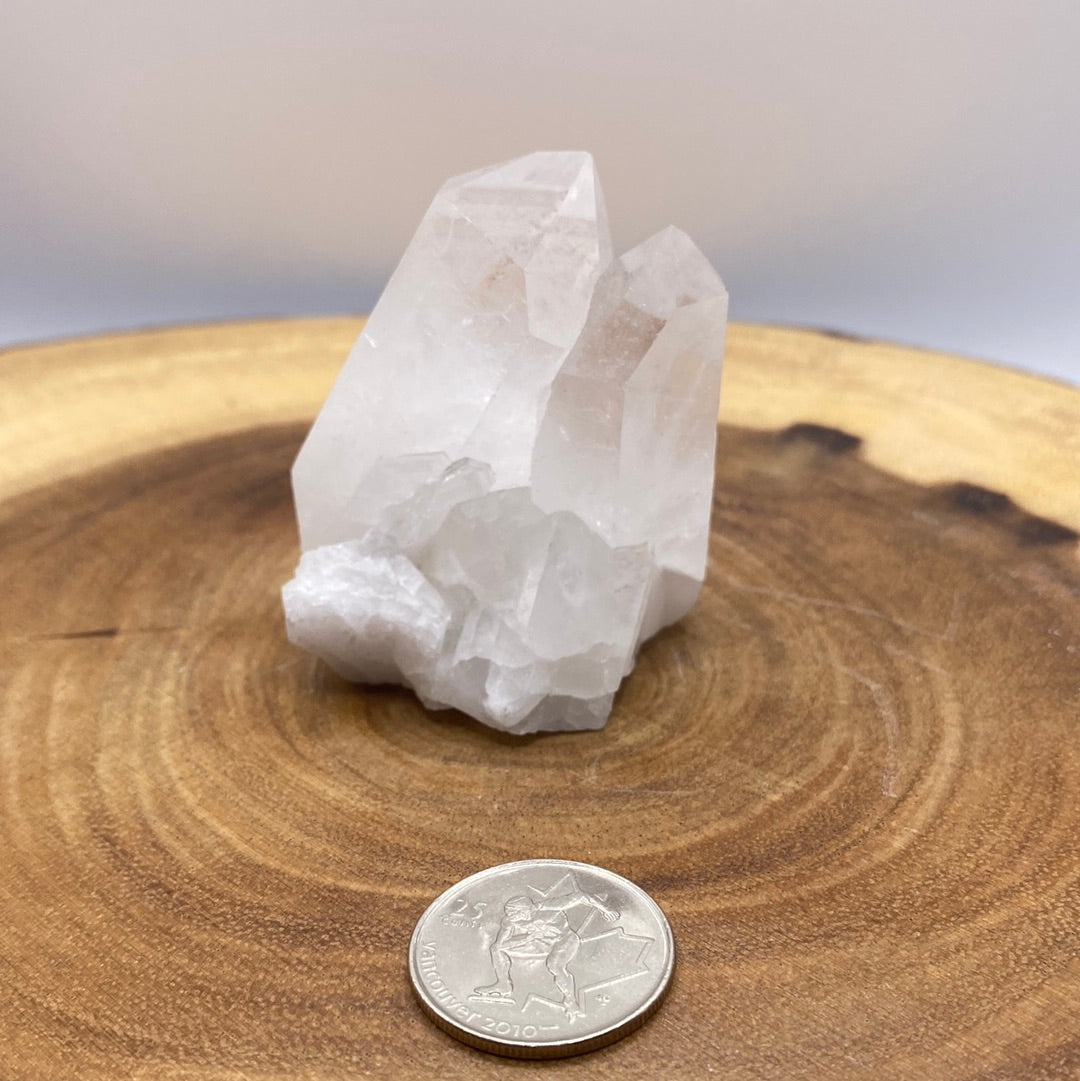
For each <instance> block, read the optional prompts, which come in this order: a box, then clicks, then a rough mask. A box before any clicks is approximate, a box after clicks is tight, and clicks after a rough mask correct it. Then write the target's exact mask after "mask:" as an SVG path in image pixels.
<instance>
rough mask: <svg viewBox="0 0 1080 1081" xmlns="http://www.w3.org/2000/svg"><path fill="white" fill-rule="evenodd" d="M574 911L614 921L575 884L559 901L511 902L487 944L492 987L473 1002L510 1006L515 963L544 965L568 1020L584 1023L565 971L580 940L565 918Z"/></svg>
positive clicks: (480, 990) (477, 992)
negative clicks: (579, 909)
mask: <svg viewBox="0 0 1080 1081" xmlns="http://www.w3.org/2000/svg"><path fill="white" fill-rule="evenodd" d="M536 892H539V891H536ZM578 906H584V907H588V908H590V909H593V910H595V911H596V912H598V913H599V914H600V915H601V917H603V919H604V920H605V922H607V923H615V922H616V921H617V920H618V918H619V913H618V912H616V911H615V909H613V908H609V907H608V906H607V905H606V904H604V902H603V900H602V899H600V898H598V897H594V896H593V895H592V894H589V893H586V892H585V891H584V890H581V889H579V888H577V885H576V883H574V888H573V889H571V890H570V891H569V892H568V893H564V894H561V895H560V896H558V897H545V896H541V897H540V898H539V899H538V900H534V899H533V898H532V897H528V896H526V895H524V894H518V895H516V896H514V897H511V898H510V899H509V900H508V901H507V902H506V904H505V905H504V907H503V917H502V922H501V923H500V924H499V931H498V934H497V935H496V937H495V941H494V942H493V943H492V944H491V950H490V954H491V965H492V968H493V969H494V972H495V981H494V983H491V984H487V985H485V986H483V987H477V988H476V989H475V991H474V995H475V997H476V998H478V999H481V1000H484V1001H499V1002H505V1001H513V994H514V979H513V975H514V974H513V969H514V962H515V961H519V962H528V961H540V960H543V962H544V965H545V967H546V968H547V970H548V972H549V973H551V976H552V979H553V980H554V981H555V986H556V988H557V989H558V991H559V994H560V995H561V996H562V1003H561V1005H562V1009H563V1012H564V1013H565V1014H566V1017H567V1020H569V1021H574V1020H577V1019H578V1018H579V1017H584V1016H585V1011H584V1010H583V1009H582V1008H581V1005H580V1003H579V1002H578V995H577V986H576V984H575V980H574V975H573V973H572V972H571V971H570V970H569V968H568V966H569V964H570V963H571V962H572V961H573V959H574V957H575V956H576V955H577V953H578V950H579V949H580V948H581V938H580V935H579V933H578V932H579V930H580V928H578V929H575V928H574V927H573V926H572V925H571V923H570V920H569V919H568V917H567V912H568V911H569V910H571V909H573V908H577V907H578Z"/></svg>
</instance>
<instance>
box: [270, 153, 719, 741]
mask: <svg viewBox="0 0 1080 1081" xmlns="http://www.w3.org/2000/svg"><path fill="white" fill-rule="evenodd" d="M726 315H727V296H726V293H725V291H724V287H723V285H722V283H721V281H720V279H719V278H718V277H717V275H716V272H715V271H714V270H713V269H712V267H711V266H710V265H709V263H708V261H707V260H706V259H705V257H704V256H703V255H702V254H701V253H700V252H699V251H698V249H697V248H696V247H695V246H694V244H693V243H692V242H691V241H690V239H689V238H688V237H686V236H685V234H683V233H681V232H680V231H679V230H677V229H666V230H664V231H663V232H661V233H658V234H657V235H656V236H654V237H652V238H651V239H650V240H647V241H645V242H644V243H643V244H641V245H639V246H638V247H636V248H634V249H633V250H632V251H630V252H627V254H626V255H624V256H623V257H622V258H621V259H618V260H615V259H613V257H612V253H611V240H610V236H609V232H608V227H607V220H606V216H605V212H604V206H603V198H602V196H601V193H600V187H599V184H598V182H597V179H596V174H595V170H594V167H593V162H592V159H591V157H590V156H589V155H588V154H584V153H538V154H530V155H528V156H527V157H524V158H520V159H517V160H516V161H512V162H508V163H506V164H504V165H499V166H495V167H492V168H489V169H482V170H479V171H478V172H475V173H470V174H468V175H466V176H463V177H458V178H456V179H453V180H450V181H448V182H447V183H446V184H445V185H443V187H442V189H441V190H440V192H439V193H438V195H436V197H435V200H434V201H433V203H432V204H431V207H430V208H429V210H428V212H427V214H426V215H425V216H424V219H423V220H422V221H421V223H420V227H419V229H418V230H417V233H416V235H415V236H414V238H413V240H412V242H411V244H410V245H409V247H408V249H407V250H406V252H405V255H404V257H403V258H402V261H401V263H400V265H399V266H398V268H397V270H396V271H395V273H394V275H393V277H392V278H391V279H390V282H389V284H388V285H387V288H386V291H385V292H384V293H383V296H382V298H381V299H380V301H379V303H378V305H377V306H376V308H375V311H374V312H373V313H372V316H371V318H370V319H369V320H368V323H367V325H366V326H365V328H364V331H363V333H362V334H361V335H360V338H359V340H358V341H357V343H356V345H355V346H354V348H353V350H352V353H351V354H350V355H349V358H348V360H347V361H346V363H345V366H344V368H343V370H342V372H341V374H340V376H339V377H338V380H337V382H336V383H335V385H334V387H333V389H332V390H331V392H330V396H329V397H328V399H327V401H326V403H325V405H324V406H323V409H322V411H321V412H320V414H319V416H318V418H317V420H316V421H315V424H314V426H313V428H312V430H311V433H310V434H309V436H308V438H307V441H306V442H305V443H304V446H303V448H302V449H301V451H300V454H299V456H298V458H297V460H296V464H295V466H294V468H293V490H294V493H295V498H296V508H297V516H298V519H299V523H300V536H301V548H302V550H303V554H302V556H301V559H300V564H299V566H298V568H297V571H296V576H295V577H294V578H293V580H292V581H291V582H289V583H288V584H287V585H286V586H285V587H284V590H283V599H284V603H285V614H286V622H287V626H288V632H289V637H290V638H291V639H292V641H294V642H296V643H297V644H298V645H301V646H303V647H304V648H306V649H309V650H311V651H313V652H314V653H317V654H318V655H319V656H321V657H323V658H324V659H325V660H326V661H327V662H328V663H329V664H330V665H332V666H333V667H334V668H335V669H336V670H337V671H338V672H340V673H341V674H342V675H344V676H345V677H346V678H348V679H353V680H358V681H363V682H399V683H403V684H405V685H407V686H411V687H413V688H414V689H415V690H416V692H417V694H418V695H419V697H420V698H421V700H422V701H423V702H424V703H425V705H427V706H429V707H430V708H433V709H438V708H443V707H448V706H452V707H456V708H457V709H460V710H463V711H464V712H465V713H468V714H470V715H471V716H473V717H475V718H477V719H478V720H481V721H483V722H484V723H486V724H490V725H493V726H495V727H498V728H501V729H505V730H508V731H513V732H532V731H537V730H539V729H549V730H550V729H568V728H597V727H600V726H602V725H603V723H604V721H605V720H606V719H607V716H608V713H609V712H610V709H611V703H612V698H613V695H614V692H615V690H616V688H617V687H618V685H619V683H620V681H621V680H622V678H623V677H624V676H625V675H626V674H627V672H629V671H630V669H631V668H632V667H633V663H634V657H635V654H636V651H637V648H638V646H639V645H640V644H641V642H642V641H643V640H644V639H645V638H647V637H648V636H650V635H651V634H654V633H655V632H656V631H657V630H659V629H660V628H661V627H662V626H665V625H666V624H668V623H671V622H673V621H674V620H677V619H678V618H680V617H681V616H682V615H683V614H684V613H685V612H686V610H687V609H688V608H689V607H690V605H692V604H693V602H694V599H695V598H696V596H697V592H698V589H699V587H700V584H701V581H702V579H703V577H704V571H705V557H706V545H707V540H708V529H709V508H710V505H711V497H712V469H713V461H712V459H713V452H714V447H715V423H716V407H717V399H718V396H719V389H720V364H721V358H722V352H723V337H724V325H725V320H726Z"/></svg>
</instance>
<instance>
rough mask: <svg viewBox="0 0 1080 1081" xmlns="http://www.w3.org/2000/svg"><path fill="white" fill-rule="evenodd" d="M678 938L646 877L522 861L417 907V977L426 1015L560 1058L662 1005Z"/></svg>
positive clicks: (536, 1054) (473, 1037)
mask: <svg viewBox="0 0 1080 1081" xmlns="http://www.w3.org/2000/svg"><path fill="white" fill-rule="evenodd" d="M674 963H675V945H674V941H673V940H672V936H671V928H670V927H669V926H668V922H667V919H666V918H665V917H664V914H663V912H661V911H660V908H659V906H658V905H657V904H656V902H655V901H653V899H652V898H651V897H650V896H649V895H648V894H647V893H646V892H645V891H644V890H642V889H640V888H639V887H638V886H635V885H634V884H633V883H632V882H629V881H627V879H625V878H622V877H621V876H620V875H616V874H613V873H612V872H611V871H606V870H604V869H603V868H601V867H593V866H591V865H590V864H587V863H576V862H573V861H570V860H523V861H521V862H519V863H504V864H501V865H500V866H498V867H489V868H488V869H487V870H486V871H480V872H479V873H478V874H475V875H470V876H469V877H468V878H465V879H463V880H462V881H461V882H458V883H457V884H456V885H454V886H451V888H450V889H448V890H447V891H446V892H445V893H444V894H442V896H440V897H439V898H437V899H436V900H435V901H434V903H433V904H432V905H431V906H430V907H429V908H428V910H427V911H426V912H425V913H424V914H423V916H421V917H420V920H419V922H418V923H417V925H416V929H415V930H414V931H413V935H412V940H411V942H410V945H409V975H410V977H411V979H412V984H413V988H414V989H415V991H416V994H417V997H418V998H419V1000H420V1005H421V1006H422V1007H423V1008H424V1010H425V1012H426V1013H427V1014H428V1016H429V1017H430V1018H431V1019H432V1020H433V1021H434V1022H435V1023H436V1024H437V1025H439V1027H440V1028H442V1029H444V1030H445V1031H447V1032H449V1033H450V1034H451V1035H452V1036H456V1037H457V1038H458V1039H459V1040H463V1041H464V1042H465V1043H468V1044H471V1045H472V1046H473V1047H478V1048H481V1049H482V1050H484V1051H491V1052H494V1053H496V1054H501V1055H511V1056H513V1057H515V1058H559V1057H562V1056H565V1055H576V1054H580V1053H582V1052H584V1051H593V1050H595V1049H596V1048H598V1047H603V1046H604V1045H605V1044H609V1043H612V1042H613V1041H615V1040H617V1039H619V1038H620V1037H622V1036H625V1035H626V1034H627V1033H628V1032H631V1031H633V1030H634V1029H635V1028H637V1027H638V1026H639V1025H641V1024H642V1023H643V1022H644V1021H645V1020H646V1019H647V1018H648V1017H649V1016H650V1015H651V1014H652V1013H653V1011H654V1010H655V1009H656V1008H657V1006H659V1004H660V1002H661V1000H662V998H663V996H664V992H665V991H666V990H667V987H668V984H669V982H670V981H671V973H672V968H673V966H674Z"/></svg>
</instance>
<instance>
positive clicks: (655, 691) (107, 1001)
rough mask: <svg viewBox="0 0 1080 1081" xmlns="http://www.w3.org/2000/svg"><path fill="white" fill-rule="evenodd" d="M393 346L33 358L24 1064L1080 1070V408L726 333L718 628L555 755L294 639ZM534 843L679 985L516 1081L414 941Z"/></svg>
mask: <svg viewBox="0 0 1080 1081" xmlns="http://www.w3.org/2000/svg"><path fill="white" fill-rule="evenodd" d="M358 326H359V324H358V322H357V321H355V320H320V321H297V322H280V323H261V324H248V325H233V326H217V327H200V328H185V329H177V330H170V331H157V332H152V333H145V334H134V335H123V336H114V337H108V338H98V339H93V340H88V341H72V342H63V343H59V344H55V345H48V346H41V347H35V348H29V349H17V350H9V351H8V352H6V353H3V354H0V597H2V598H3V627H2V630H0V798H2V801H3V811H2V817H0V853H2V856H0V971H2V973H3V975H2V978H0V1047H2V1048H3V1052H2V1056H3V1064H4V1065H3V1076H4V1077H5V1078H11V1079H13V1081H14V1079H24V1078H25V1079H35V1081H36V1079H39V1078H40V1079H50V1081H51V1079H54V1078H60V1077H78V1078H83V1079H87V1081H94V1079H97V1078H102V1079H104V1078H119V1077H124V1078H127V1077H131V1078H139V1079H158V1078H162V1079H164V1078H170V1079H172V1078H185V1079H187V1078H198V1079H225V1078H245V1079H267V1081H269V1079H285V1078H289V1079H300V1078H305V1079H316V1078H318V1079H329V1078H342V1079H344V1078H357V1077H373V1078H414V1077H415V1078H421V1077H423V1078H431V1077H437V1078H446V1079H456V1078H461V1079H465V1078H469V1079H473V1078H477V1079H479V1078H487V1077H494V1076H497V1075H498V1076H505V1075H506V1074H507V1073H508V1072H509V1071H511V1070H513V1071H515V1072H518V1073H534V1072H536V1073H539V1072H544V1073H548V1074H550V1073H552V1072H558V1071H567V1072H572V1073H573V1074H574V1076H575V1077H578V1078H593V1077H597V1078H616V1077H617V1078H620V1079H625V1078H653V1077H660V1076H663V1077H680V1078H681V1077H686V1078H704V1077H716V1078H746V1079H750V1078H773V1077H775V1078H783V1079H785V1081H786V1079H791V1078H829V1079H836V1078H865V1077H874V1078H875V1079H878V1081H884V1079H887V1078H896V1079H901V1078H903V1079H909V1078H920V1079H927V1078H963V1079H975V1078H995V1079H1004V1078H1024V1079H1029V1078H1030V1079H1037V1078H1055V1079H1056V1078H1063V1077H1075V1076H1080V559H1078V555H1077V552H1078V545H1077V537H1078V534H1077V530H1078V529H1080V391H1076V390H1073V389H1069V388H1067V387H1064V386H1062V385H1057V384H1053V383H1050V382H1045V381H1040V380H1037V379H1034V378H1030V377H1025V376H1021V375H1018V374H1015V373H1012V372H1008V371H1004V370H1002V369H996V368H993V367H989V366H985V365H977V364H971V363H967V362H963V361H959V360H955V359H951V358H947V357H943V356H940V355H936V354H932V353H924V352H918V351H914V350H906V349H901V348H898V347H894V346H884V345H879V344H872V343H865V342H857V341H850V340H845V339H840V338H836V337H830V336H827V335H822V334H815V333H810V332H799V331H789V330H778V329H765V328H753V327H745V326H736V327H734V328H733V329H732V333H731V338H730V348H729V354H728V356H729V359H728V368H727V372H726V375H725V397H724V406H723V409H722V411H721V425H720V428H719V452H718V458H717V488H716V503H715V516H714V517H715V521H714V531H713V544H712V551H711V560H710V574H709V581H708V583H707V586H706V589H705V591H704V594H703V596H702V599H701V602H700V603H699V605H698V606H697V608H695V610H694V611H693V612H692V613H691V615H690V616H688V617H687V618H686V619H685V620H684V621H683V622H682V623H681V624H680V625H679V626H677V627H675V628H673V629H670V630H669V631H667V632H665V633H663V634H662V635H661V636H659V637H658V638H657V639H656V640H655V641H654V642H653V643H652V644H651V645H650V646H648V647H647V648H646V649H645V650H644V652H643V654H642V656H641V660H640V662H639V665H638V667H637V669H636V670H635V672H634V674H633V675H632V676H631V677H630V678H629V679H628V680H627V682H626V684H625V685H624V688H623V690H622V691H621V692H620V694H619V696H618V699H617V703H616V708H615V712H614V714H613V716H612V719H611V722H610V724H609V726H608V727H607V729H605V730H604V731H603V732H598V733H586V734H575V735H551V736H538V737H532V738H525V739H517V738H513V737H507V736H503V735H499V734H496V733H493V732H490V731H488V730H487V729H484V728H482V727H480V726H479V725H476V724H475V723H473V722H470V721H468V720H466V719H464V718H462V717H461V716H459V715H456V714H448V713H444V714H430V713H427V712H425V711H424V710H423V709H422V708H421V707H420V706H419V705H418V704H417V703H416V701H415V700H414V699H413V698H412V697H411V696H410V695H409V694H407V693H405V692H401V691H391V690H371V689H363V688H356V687H352V686H350V685H348V684H346V683H344V682H342V681H341V680H339V679H337V678H336V677H335V676H333V675H332V674H331V673H330V672H329V671H328V670H327V669H326V668H325V667H324V666H322V665H321V664H319V663H317V662H316V661H315V660H313V659H312V658H311V657H309V656H307V655H305V654H303V653H300V652H299V651H297V650H295V649H293V648H292V647H290V646H289V645H288V643H287V642H286V641H285V638H284V634H283V629H282V619H281V614H280V607H279V601H278V596H277V590H278V587H279V586H280V584H281V583H282V582H283V581H284V580H285V579H286V578H287V577H288V576H289V575H290V572H291V569H292V566H293V563H294V561H295V558H296V541H295V532H294V526H293V521H292V511H291V504H290V498H289V489H288V482H287V470H288V467H289V464H290V462H291V460H292V458H293V456H294V454H295V452H296V450H297V447H298V445H299V443H300V440H301V439H302V437H303V434H304V432H305V428H306V425H307V424H308V423H310V419H311V417H312V416H313V415H314V413H315V411H316V409H317V407H318V404H319V402H320V401H321V399H322V397H323V395H324V394H325V392H326V390H327V388H328V385H329V382H330V380H331V379H332V377H333V374H334V372H335V371H336V368H337V366H338V365H339V364H340V362H341V360H342V358H343V356H344V354H345V352H346V351H347V349H348V346H349V344H350V342H351V340H352V338H353V337H354V336H355V334H356V332H357V329H358ZM538 856H548V857H564V858H571V859H581V860H586V861H589V862H593V863H599V864H601V865H603V866H606V867H609V868H611V869H612V870H614V871H617V872H619V873H620V874H623V875H626V876H628V877H630V878H632V879H633V880H635V881H637V882H639V883H640V884H641V885H642V886H643V887H645V888H646V889H648V890H650V891H651V892H652V893H653V894H654V896H655V897H656V898H657V900H658V901H659V902H660V903H661V905H662V906H663V907H664V908H665V910H666V911H667V913H668V916H669V918H670V920H671V923H672V926H673V928H674V931H675V935H676V938H677V942H678V947H679V963H678V968H677V975H676V981H675V985H674V988H673V991H672V993H671V995H670V997H669V999H668V1001H667V1002H666V1004H665V1005H664V1007H663V1008H662V1010H661V1011H660V1013H658V1014H657V1016H656V1017H655V1018H654V1019H653V1020H652V1021H651V1022H650V1023H649V1024H648V1025H647V1026H646V1027H645V1028H643V1029H642V1030H641V1031H640V1032H638V1033H637V1034H635V1035H633V1036H631V1037H629V1038H628V1039H626V1040H625V1041H623V1042H621V1043H619V1044H617V1045H614V1046H612V1047H610V1048H608V1049H605V1050H603V1051H600V1052H597V1053H595V1054H593V1055H590V1056H586V1057H584V1058H582V1059H579V1060H567V1061H564V1062H557V1063H544V1064H534V1063H510V1062H507V1061H505V1060H500V1059H496V1058H493V1057H490V1056H486V1055H484V1054H483V1053H481V1052H476V1051H472V1050H470V1049H468V1048H466V1047H464V1046H461V1045H459V1044H457V1043H455V1042H454V1041H453V1040H451V1039H450V1038H449V1037H447V1036H446V1035H444V1034H443V1033H442V1032H440V1031H438V1030H437V1029H436V1028H434V1027H433V1026H432V1025H431V1024H429V1023H428V1022H427V1021H426V1020H425V1019H424V1017H423V1015H422V1014H421V1013H420V1011H419V1008H418V1007H417V1006H416V1004H415V1002H414V1001H413V999H412V996H411V994H410V991H409V988H408V984H407V980H406V974H405V949H406V944H407V942H408V937H409V934H410V932H411V930H412V926H413V923H414V922H415V920H416V918H417V917H418V916H419V914H420V913H421V912H422V911H423V909H424V907H425V906H426V904H427V903H428V901H429V900H431V899H432V898H433V897H434V896H435V895H436V894H438V893H439V892H441V891H442V890H443V889H444V888H445V887H446V886H448V885H450V884H451V883H453V882H454V881H455V880H457V879H458V878H460V877H462V876H464V875H466V874H468V873H470V872H472V871H474V870H477V869H479V868H482V867H484V866H487V865H489V864H493V863H499V862H503V861H506V860H513V859H521V858H528V857H538Z"/></svg>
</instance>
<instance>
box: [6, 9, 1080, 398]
mask: <svg viewBox="0 0 1080 1081" xmlns="http://www.w3.org/2000/svg"><path fill="white" fill-rule="evenodd" d="M1078 56H1080V4H1078V3H1077V2H1076V0H1028V2H1026V3H1017V2H1015V0H1009V2H1004V0H952V2H950V0H902V2H901V0H897V2H879V0H836V2H830V0H816V2H811V0H773V2H770V0H741V2H738V0H664V2H662V3H660V2H655V3H641V2H635V0H595V2H589V0H544V2H531V3H527V4H526V3H522V2H518V0H455V2H453V3H449V2H447V3H430V2H429V3H421V2H418V0H392V2H378V3H376V2H352V3H350V2H347V0H311V2H307V3H279V2H273V0H186V2H183V3H170V4H165V3H161V2H158V0H93V2H82V0H64V2H50V0H4V3H3V5H2V6H0V153H2V158H0V341H2V342H16V341H25V340H32V339H38V338H44V337H53V336H58V335H68V334H76V333H88V332H94V331H99V330H103V329H106V328H117V327H132V326H141V325H146V324H152V323H162V322H178V321H185V322H186V321H191V320H206V319H219V318H236V317H245V316H254V315H270V314H282V315H284V314H302V313H331V312H361V311H364V310H365V309H367V308H368V307H369V306H370V304H371V303H372V301H373V300H374V299H375V297H376V296H377V295H378V292H379V289H380V288H381V286H382V284H383V283H384V282H385V280H386V278H387V276H388V274H389V272H390V270H391V269H392V267H393V265H394V263H395V261H396V259H397V257H398V255H399V254H400V252H401V250H402V249H403V247H404V245H405V243H406V242H407V240H408V238H409V236H410V235H411V233H412V230H413V228H414V226H415V224H416V222H417V220H418V219H419V217H420V215H421V213H422V212H423V210H424V208H425V207H426V205H427V202H428V200H429V199H430V197H431V195H432V194H433V193H434V191H435V189H436V188H437V187H438V186H439V184H440V183H441V182H442V180H443V179H444V178H445V177H447V176H449V175H451V174H453V173H457V172H462V171H464V170H466V169H470V168H473V167H476V166H479V165H485V164H489V163H492V162H496V161H500V160H502V159H505V158H508V157H513V156H516V155H518V154H520V153H524V152H526V151H529V150H533V149H562V148H575V149H576V148H583V149H588V150H591V151H593V153H594V154H595V156H596V159H597V163H598V166H599V168H600V173H601V179H602V182H603V184H604V188H605V191H606V194H607V201H608V207H609V211H610V213H611V217H612V221H613V225H614V229H615V234H616V240H617V241H618V242H619V245H620V248H623V247H627V246H629V245H631V244H633V243H635V242H637V241H638V240H640V239H642V238H644V237H645V236H646V235H648V234H649V233H651V232H652V231H654V230H656V229H657V228H659V227H661V226H663V225H666V224H668V223H672V222H673V223H675V224H678V225H680V226H682V227H683V228H684V229H686V230H687V231H688V232H690V233H691V235H692V236H694V237H695V239H697V240H698V242H699V244H700V245H701V246H702V247H703V248H704V249H705V250H706V251H707V252H708V253H709V255H710V256H711V257H712V258H713V260H714V262H715V263H716V265H717V267H718V269H719V270H720V271H721V274H722V275H723V277H724V278H725V280H726V282H727V284H728V287H729V289H730V291H731V296H732V314H733V316H734V317H735V318H738V319H748V320H760V321H768V322H784V323H798V324H810V325H817V326H826V327H831V328H838V329H843V330H846V331H850V332H854V333H861V334H867V335H870V336H875V337H884V338H891V339H896V340H899V341H905V342H912V343H917V344H922V345H929V346H935V347H938V348H942V349H948V350H952V351H955V352H960V353H964V354H969V355H973V356H981V357H985V358H990V359H995V360H1000V361H1003V362H1006V363H1009V364H1012V365H1014V366H1019V367H1026V368H1030V369H1034V370H1037V371H1042V372H1045V373H1049V374H1054V375H1057V376H1059V377H1065V378H1069V379H1072V380H1074V381H1080V60H1078V59H1077V57H1078Z"/></svg>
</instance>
